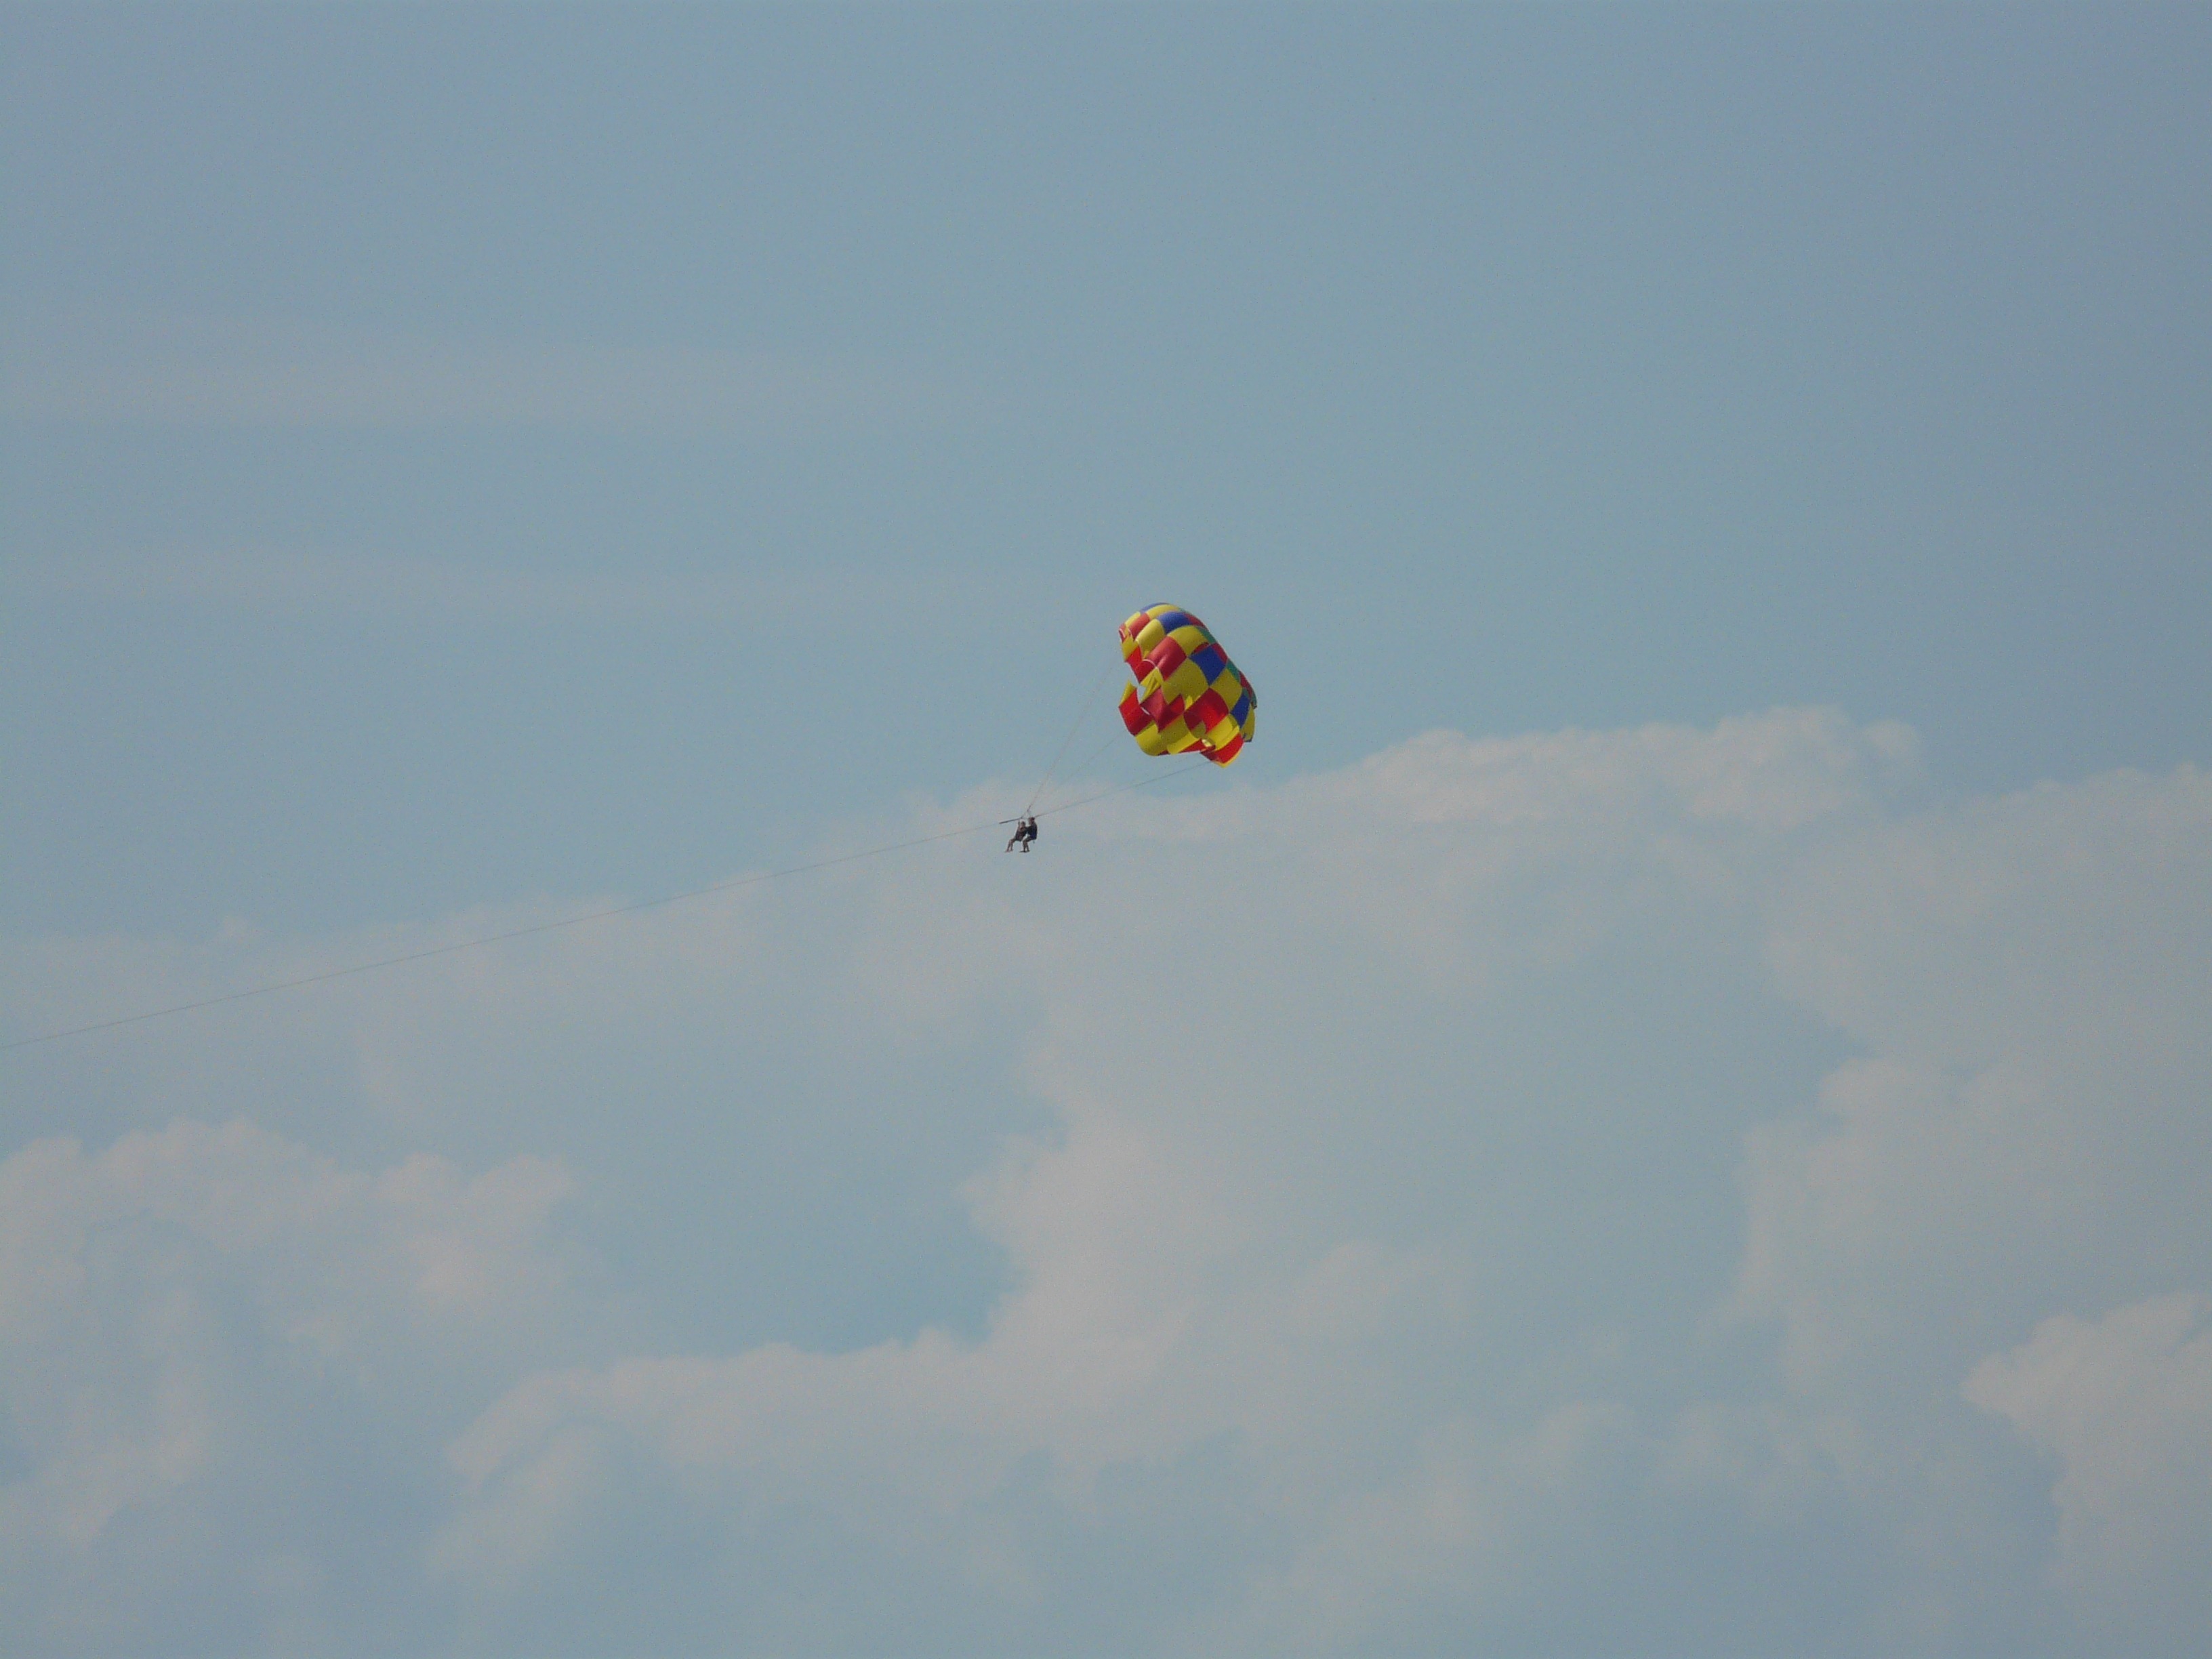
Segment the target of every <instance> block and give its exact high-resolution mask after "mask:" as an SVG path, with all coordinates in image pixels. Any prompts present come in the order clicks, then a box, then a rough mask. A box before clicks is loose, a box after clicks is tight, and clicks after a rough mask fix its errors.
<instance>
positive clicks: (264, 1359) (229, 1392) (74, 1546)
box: [0, 1121, 588, 1647]
mask: <svg viewBox="0 0 2212 1659" xmlns="http://www.w3.org/2000/svg"><path fill="white" fill-rule="evenodd" d="M569 1190H570V1182H569V1179H568V1176H567V1175H566V1174H565V1173H564V1172H563V1171H562V1170H560V1169H559V1168H558V1167H557V1166H556V1165H553V1164H548V1163H546V1162H545V1161H544V1160H543V1159H538V1158H531V1157H528V1156H525V1157H521V1158H514V1159H513V1160H511V1161H509V1162H508V1163H507V1164H502V1165H501V1166H499V1167H498V1168H496V1169H493V1170H488V1171H487V1172H485V1173H484V1174H483V1175H481V1176H477V1177H475V1178H474V1179H465V1178H463V1177H462V1176H460V1175H459V1173H458V1172H457V1171H456V1170H454V1169H453V1167H452V1166H451V1165H450V1164H447V1163H445V1162H444V1161H443V1160H442V1159H438V1158H411V1159H410V1160H408V1161H407V1162H405V1163H404V1164H400V1165H399V1166H398V1167H396V1168H393V1169H391V1170H386V1171H385V1172H383V1173H382V1174H380V1175H376V1176H369V1175H362V1174H356V1173H351V1172H348V1171H345V1170H340V1169H339V1168H337V1166H336V1165H334V1164H332V1163H331V1162H330V1161H329V1160H328V1159H325V1158H319V1157H316V1156H314V1155H313V1154H312V1153H309V1152H307V1151H306V1150H304V1149H303V1148H301V1146H297V1145H296V1144H295V1143H292V1142H290V1141H288V1140H285V1139H281V1138H279V1137H276V1136H274V1135H271V1134H269V1133H266V1132H264V1131H263V1130H260V1129H257V1128H255V1127H252V1125H250V1124H247V1123H244V1122H234V1123H231V1124H228V1125H226V1126H222V1127H211V1126H209V1125H205V1124H201V1123H196V1122H192V1121H179V1122H177V1123H175V1124H173V1125H172V1126H171V1127H168V1128H167V1129H165V1130H162V1131H161V1132H160V1133H142V1134H132V1135H126V1136H125V1137H124V1138H122V1139H119V1140H118V1141H117V1142H116V1143H115V1144H114V1145H112V1146H109V1147H108V1148H107V1149H106V1150H105V1151H103V1152H98V1153H96V1154H88V1153H87V1152H84V1151H83V1150H82V1148H81V1147H80V1146H77V1145H76V1143H75V1142H74V1141H70V1140H59V1139H58V1140H44V1141H39V1142H34V1143H33V1144H32V1145H30V1146H26V1147H24V1148H22V1149H21V1151H18V1152H15V1154H14V1155H13V1156H12V1157H10V1158H8V1159H7V1160H6V1161H5V1162H4V1163H0V1404H3V1405H4V1417H0V1422H4V1425H5V1430H6V1442H5V1443H6V1444H7V1445H8V1446H9V1448H10V1450H11V1452H12V1457H13V1461H14V1462H15V1465H16V1469H15V1472H14V1473H13V1474H11V1475H10V1476H9V1478H8V1479H7V1480H5V1482H4V1484H0V1597H4V1600H0V1606H6V1607H8V1608H9V1621H10V1623H11V1625H15V1626H16V1627H17V1628H18V1629H20V1630H21V1632H23V1633H24V1634H25V1636H26V1637H27V1638H32V1636H33V1632H36V1633H37V1634H38V1635H39V1636H43V1637H44V1638H46V1639H48V1640H50V1641H52V1643H53V1644H55V1645H56V1646H58V1647H59V1646H66V1645H73V1644H75V1643H76V1642H82V1643H86V1644H90V1645H92V1646H94V1647H98V1646H100V1645H103V1644H106V1643H110V1642H114V1641H118V1640H120V1641H123V1642H125V1643H128V1642H131V1641H134V1640H137V1639H139V1637H140V1635H141V1634H142V1633H143V1632H137V1631H135V1630H134V1625H133V1620H132V1619H131V1614H130V1613H129V1612H127V1611H125V1606H126V1604H127V1603H128V1601H130V1599H131V1598H130V1597H129V1596H128V1595H124V1594H122V1593H121V1590H120V1587H119V1586H111V1587H110V1590H109V1591H108V1592H106V1593H101V1592H98V1591H97V1590H96V1584H97V1581H98V1579H99V1578H100V1577H102V1576H105V1575H103V1574H101V1573H100V1571H99V1566H98V1565H97V1564H102V1563H104V1564H105V1566H106V1573H107V1574H112V1573H116V1572H121V1573H123V1574H125V1576H128V1575H129V1574H131V1572H132V1571H137V1570H143V1569H144V1563H143V1559H141V1557H140V1552H142V1551H143V1549H144V1548H145V1547H146V1540H147V1538H148V1536H149V1533H150V1534H155V1535H159V1534H164V1533H172V1532H173V1531H175V1530H176V1529H178V1528H190V1527H191V1525H192V1524H193V1522H192V1517H193V1516H216V1515H221V1514H222V1513H223V1512H224V1511H225V1510H228V1509H230V1508H232V1507H233V1506H234V1505H235V1504H237V1502H238V1501H239V1498H240V1488H241V1486H244V1487H246V1488H247V1489H249V1490H250V1489H251V1488H252V1486H254V1485H255V1484H256V1482H257V1481H258V1479H259V1478H260V1477H261V1476H262V1475H263V1474H265V1473H266V1470H265V1467H264V1466H265V1464H266V1462H267V1460H268V1458H269V1457H270V1455H271V1453H272V1451H276V1450H278V1449H281V1448H282V1447H283V1444H284V1443H285V1442H286V1441H287V1440H288V1439H289V1438H292V1437H295V1435H296V1434H298V1433H300V1432H302V1431H306V1432H311V1433H312V1432H313V1431H312V1430H303V1427H302V1425H301V1424H299V1423H298V1422H296V1421H288V1419H293V1418H294V1415H295V1413H300V1412H301V1411H302V1410H303V1409H304V1410H306V1411H307V1414H308V1415H309V1416H310V1417H312V1418H316V1419H320V1420H321V1421H322V1423H323V1424H324V1425H325V1431H330V1430H331V1429H333V1428H334V1429H335V1431H336V1432H337V1433H339V1434H342V1435H350V1436H357V1437H364V1438H367V1439H370V1440H375V1439H382V1440H384V1441H385V1442H386V1443H387V1444H389V1443H392V1441H393V1438H394V1436H393V1429H394V1427H397V1426H400V1425H386V1426H377V1427H372V1426H370V1425H375V1424H377V1423H378V1420H379V1419H386V1418H388V1417H390V1416H391V1415H392V1414H393V1413H400V1414H401V1415H402V1416H403V1417H404V1415H405V1414H407V1413H414V1414H416V1417H417V1419H418V1421H417V1422H416V1425H413V1426H412V1427H411V1428H405V1427H402V1428H401V1431H400V1435H399V1438H400V1439H402V1440H404V1438H406V1437H409V1436H410V1435H426V1434H427V1435H428V1436H430V1437H432V1438H433V1443H435V1434H436V1432H437V1428H436V1425H437V1423H438V1422H439V1420H440V1419H441V1418H447V1419H450V1417H451V1415H452V1414H453V1413H456V1412H461V1413H465V1411H466V1410H467V1409H468V1407H469V1402H470V1401H471V1399H472V1398H477V1397H480V1391H481V1390H482V1389H483V1387H484V1386H485V1382H484V1377H485V1372H484V1366H485V1364H486V1363H487V1361H490V1362H491V1363H494V1364H497V1365H500V1366H508V1365H512V1364H513V1362H514V1360H515V1358H517V1357H518V1356H519V1355H520V1354H521V1353H523V1352H529V1351H531V1350H532V1349H533V1348H538V1349H539V1350H540V1351H542V1347H543V1344H544V1339H545V1337H546V1335H547V1334H548V1333H549V1330H550V1328H552V1327H554V1326H555V1325H556V1323H557V1322H559V1321H560V1320H561V1319H562V1318H563V1317H574V1316H577V1315H578V1314H579V1313H580V1312H587V1311H588V1309H587V1307H586V1305H585V1304H581V1303H580V1302H579V1300H578V1298H577V1297H576V1296H575V1295H574V1291H573V1290H572V1287H571V1278H572V1265H573V1264H572V1262H571V1261H570V1260H569V1259H568V1257H567V1255H566V1253H565V1252H564V1251H563V1250H562V1249H560V1248H558V1247H556V1245H555V1244H554V1243H552V1242H551V1241H550V1240H549V1238H548V1237H547V1235H546V1226H547V1221H548V1217H549V1215H550V1212H551V1211H552V1210H553V1208H554V1207H555V1206H556V1205H558V1204H559V1203H560V1202H561V1201H562V1200H563V1199H564V1198H565V1197H566V1196H567V1195H568V1192H569ZM338 1461H339V1462H341V1463H343V1461H344V1460H343V1456H341V1457H339V1459H338ZM319 1501H328V1502H342V1501H343V1495H342V1494H341V1493H339V1492H325V1493H322V1494H320V1495H319ZM241 1521H242V1524H241V1523H240V1522H233V1528H234V1530H233V1533H232V1535H230V1536H229V1537H228V1538H225V1539H222V1540H221V1541H220V1544H221V1545H222V1546H227V1547H229V1548H231V1549H237V1548H240V1547H244V1548H246V1549H247V1550H248V1551H249V1553H252V1547H253V1546H254V1544H255V1541H256V1534H264V1536H262V1537H261V1538H260V1540H259V1543H260V1551H259V1553H253V1555H252V1559H250V1560H248V1561H246V1562H243V1563H240V1562H238V1561H228V1562H225V1563H223V1564H222V1566H223V1568H224V1570H225V1571H224V1576H225V1577H231V1578H234V1577H238V1576H239V1575H240V1573H241V1572H242V1573H243V1574H244V1575H245V1576H246V1577H249V1578H250V1577H252V1575H254V1574H256V1573H259V1574H263V1575H264V1576H265V1575H267V1574H268V1573H270V1572H275V1573H276V1577H277V1579H279V1580H285V1579H288V1578H289V1580H294V1581H296V1580H297V1579H298V1577H299V1574H298V1572H297V1571H294V1568H297V1567H300V1566H301V1565H308V1566H312V1565H313V1564H312V1563H311V1562H306V1561H305V1559H304V1558H296V1557H292V1558H284V1559H290V1560H291V1561H292V1562H293V1567H292V1568H283V1567H282V1562H281V1561H280V1560H279V1557H280V1556H281V1554H282V1552H281V1550H278V1551H277V1553H270V1551H271V1550H272V1549H275V1548H276V1546H278V1545H280V1544H281V1542H282V1540H281V1539H280V1538H278V1537H275V1536H269V1535H266V1534H269V1533H270V1528H268V1527H267V1526H266V1525H265V1524H257V1523H256V1522H253V1521H252V1520H251V1519H245V1518H243V1517H241ZM211 1524H212V1523H211ZM170 1541H171V1542H173V1541H174V1540H173V1539H172V1540H170ZM218 1553H221V1552H220V1550H219V1551H218ZM272 1564H275V1565H272ZM280 1568H281V1570H280ZM88 1574H89V1575H91V1576H92V1577H94V1581H95V1582H94V1586H88V1587H87V1588H94V1589H95V1594H94V1595H93V1596H92V1597H91V1598H90V1599H88V1600H86V1601H76V1600H75V1599H74V1598H72V1597H70V1596H67V1595H64V1596H59V1597H56V1596H52V1595H42V1593H41V1592H42V1588H43V1589H47V1590H51V1589H54V1588H57V1587H65V1586H69V1585H70V1584H72V1583H76V1582H80V1581H82V1580H83V1579H84V1578H85V1577H87V1576H88ZM311 1576H312V1575H311ZM149 1577H153V1578H155V1580H156V1581H158V1580H160V1579H161V1578H163V1577H167V1573H165V1572H163V1571H161V1568H160V1566H159V1565H158V1564H157V1565H155V1567H154V1568H153V1569H151V1570H150V1571H149ZM110 1611H112V1612H115V1613H117V1614H118V1617H116V1618H114V1619H113V1620H110V1619H109V1618H108V1617H107V1613H109V1612H110ZM189 1623H190V1621H189V1620H186V1621H185V1629H186V1630H187V1631H188V1630H189ZM71 1638H74V1640H72V1639H71Z"/></svg>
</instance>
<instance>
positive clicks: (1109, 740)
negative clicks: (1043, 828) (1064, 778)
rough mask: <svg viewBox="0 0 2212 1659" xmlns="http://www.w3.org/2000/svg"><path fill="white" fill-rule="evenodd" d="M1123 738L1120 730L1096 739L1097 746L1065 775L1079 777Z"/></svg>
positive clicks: (1047, 815) (1056, 809)
mask: <svg viewBox="0 0 2212 1659" xmlns="http://www.w3.org/2000/svg"><path fill="white" fill-rule="evenodd" d="M1124 740H1125V739H1124V737H1123V734H1122V733H1121V732H1108V733H1107V734H1106V735H1105V736H1104V737H1103V738H1100V739H1099V740H1098V746H1097V748H1096V749H1094V750H1091V752H1090V753H1089V754H1087V755H1085V757H1083V758H1082V759H1081V760H1079V761H1078V762H1076V763H1075V764H1074V765H1073V766H1071V767H1069V768H1068V769H1067V775H1068V776H1069V778H1070V779H1074V778H1079V777H1081V776H1082V775H1084V773H1085V772H1087V771H1089V770H1090V769H1091V764H1092V763H1094V762H1095V761H1097V758H1098V757H1100V756H1101V755H1103V754H1104V753H1105V752H1106V751H1107V750H1109V749H1111V748H1112V747H1113V746H1114V745H1115V744H1116V743H1120V742H1122V741H1124ZM1059 810H1060V809H1059V808H1058V807H1056V806H1055V807H1054V808H1053V809H1052V812H1057V811H1059ZM1051 815H1052V813H1051V812H1048V813H1047V814H1046V815H1045V816H1046V817H1050V816H1051Z"/></svg>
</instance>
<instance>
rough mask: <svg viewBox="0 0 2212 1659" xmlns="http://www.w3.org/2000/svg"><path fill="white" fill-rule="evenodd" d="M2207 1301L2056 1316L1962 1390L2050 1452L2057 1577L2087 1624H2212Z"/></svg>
mask: <svg viewBox="0 0 2212 1659" xmlns="http://www.w3.org/2000/svg"><path fill="white" fill-rule="evenodd" d="M2208 1310H2212V1303H2208V1302H2207V1300H2206V1299H2205V1298H2204V1297H2201V1296H2195V1295H2190V1294H2186V1293H2181V1294H2174V1295H2168V1296H2160V1297H2150V1298H2148V1299H2147V1300H2145V1301H2142V1302H2138V1303H2136V1304H2132V1305H2131V1306H2129V1307H2125V1308H2121V1309H2118V1310H2115V1311H2113V1312H2112V1313H2110V1314H2107V1315H2106V1316H2105V1317H2104V1318H2102V1319H2100V1320H2096V1321H2093V1322H2092V1321H2089V1320H2084V1319H2080V1318H2076V1317H2075V1316H2073V1315H2071V1314H2061V1315H2058V1316H2055V1317H2053V1318H2051V1319H2046V1320H2045V1321H2043V1322H2041V1323H2040V1324H2039V1325H2038V1326H2037V1327H2036V1328H2035V1334H2034V1335H2033V1337H2031V1338H2030V1339H2029V1340H2027V1341H2026V1342H2024V1343H2022V1344H2021V1346H2018V1347H2016V1348H2014V1349H2012V1350H2010V1351H2009V1352H2005V1353H2002V1354H1993V1355H1991V1356H1990V1358H1987V1359H1985V1360H1984V1361H1983V1362H1982V1363H1981V1364H1978V1365H1977V1366H1976V1367H1975V1368H1974V1370H1972V1373H1971V1374H1970V1375H1969V1376H1967V1378H1966V1390H1965V1392H1966V1398H1967V1399H1968V1400H1970V1401H1972V1402H1973V1403H1974V1404H1975V1405H1977V1406H1979V1407H1983V1408H1984V1410H1987V1411H1991V1412H1995V1413H1998V1414H1999V1415H2000V1416H2002V1417H2003V1418H2005V1419H2007V1420H2008V1421H2009V1422H2010V1423H2011V1424H2012V1425H2013V1426H2014V1427H2015V1429H2017V1430H2019V1431H2020V1432H2021V1434H2022V1435H2024V1436H2025V1437H2027V1439H2028V1441H2029V1442H2030V1443H2033V1445H2034V1446H2035V1447H2036V1448H2037V1449H2039V1450H2041V1451H2044V1452H2045V1453H2048V1454H2049V1455H2051V1456H2053V1457H2055V1458H2057V1460H2058V1462H2059V1465H2060V1474H2059V1476H2058V1480H2057V1485H2056V1486H2054V1487H2053V1488H2052V1490H2051V1497H2052V1498H2053V1499H2054V1500H2055V1501H2056V1503H2057V1506H2058V1516H2059V1525H2058V1561H2057V1571H2058V1575H2059V1577H2060V1581H2061V1583H2063V1585H2064V1586H2065V1588H2066V1589H2067V1590H2068V1592H2069V1595H2072V1596H2073V1597H2074V1598H2075V1601H2077V1602H2078V1603H2080V1604H2081V1607H2082V1608H2083V1610H2084V1612H2085V1613H2086V1614H2087V1618H2088V1620H2089V1621H2090V1622H2091V1624H2092V1626H2093V1628H2096V1629H2098V1630H2099V1631H2100V1633H2106V1634H2110V1633H2114V1632H2117V1633H2119V1634H2123V1635H2126V1636H2133V1637H2136V1638H2146V1637H2147V1638H2150V1639H2151V1640H2153V1641H2157V1642H2165V1641H2175V1640H2179V1641H2181V1642H2186V1641H2187V1640H2188V1639H2189V1636H2190V1633H2191V1632H2197V1633H2198V1634H2201V1633H2202V1632H2203V1631H2205V1630H2206V1629H2208V1628H2212V1324H2208V1322H2207V1318H2206V1316H2207V1313H2208Z"/></svg>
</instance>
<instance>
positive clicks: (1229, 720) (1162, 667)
mask: <svg viewBox="0 0 2212 1659" xmlns="http://www.w3.org/2000/svg"><path fill="white" fill-rule="evenodd" d="M1121 655H1122V657H1123V659H1125V660H1126V661H1127V663H1128V665H1129V673H1130V675H1131V677H1132V678H1134V679H1135V681H1136V684H1134V685H1129V686H1125V687H1123V688H1122V690H1121V724H1122V725H1124V726H1127V727H1128V728H1129V735H1130V736H1131V737H1133V738H1136V740H1137V747H1138V748H1139V749H1141V750H1144V751H1145V752H1146V754H1147V755H1183V754H1188V753H1189V752H1190V751H1191V750H1197V751H1198V752H1199V753H1200V754H1201V755H1203V756H1205V757H1206V759H1208V760H1210V761H1212V763H1214V764H1215V765H1216V766H1226V765H1228V764H1229V763H1230V762H1231V761H1233V760H1235V759H1236V758H1237V750H1240V749H1242V748H1243V746H1244V745H1245V744H1248V743H1249V742H1250V741H1251V740H1252V722H1253V720H1254V719H1255V716H1256V715H1257V714H1258V712H1259V707H1260V699H1259V698H1258V697H1257V696H1255V694H1254V692H1253V690H1252V682H1251V681H1249V680H1248V679H1246V678H1244V676H1243V674H1241V673H1239V672H1238V671H1237V665H1236V664H1235V663H1233V662H1231V661H1230V660H1229V653H1227V652H1225V651H1224V650H1223V649H1222V648H1221V645H1220V642H1219V641H1217V640H1216V639H1215V638H1214V637H1213V635H1212V633H1211V632H1210V631H1209V630H1208V629H1207V628H1206V624H1205V623H1202V622H1200V621H1199V619H1198V618H1197V617H1194V616H1192V615H1191V614H1190V612H1188V611H1180V610H1177V609H1176V607H1175V606H1174V605H1152V606H1150V607H1149V608H1147V609H1146V610H1143V611H1139V612H1137V614H1136V615H1135V616H1133V617H1130V618H1129V620H1128V621H1127V622H1125V623H1122V624H1121Z"/></svg>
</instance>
